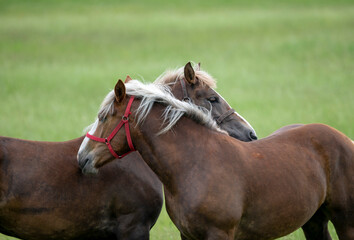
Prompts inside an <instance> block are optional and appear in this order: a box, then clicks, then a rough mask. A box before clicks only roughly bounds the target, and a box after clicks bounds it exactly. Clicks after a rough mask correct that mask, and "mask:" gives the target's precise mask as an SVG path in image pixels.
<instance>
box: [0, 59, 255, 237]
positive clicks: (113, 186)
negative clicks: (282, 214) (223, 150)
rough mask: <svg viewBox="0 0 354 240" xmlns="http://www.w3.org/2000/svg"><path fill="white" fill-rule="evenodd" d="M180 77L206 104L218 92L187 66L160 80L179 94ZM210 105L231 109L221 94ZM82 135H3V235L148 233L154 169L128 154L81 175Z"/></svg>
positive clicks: (244, 131) (154, 208)
mask: <svg viewBox="0 0 354 240" xmlns="http://www.w3.org/2000/svg"><path fill="white" fill-rule="evenodd" d="M184 69H186V72H187V71H188V73H189V75H188V76H186V77H185V76H184ZM181 72H182V75H181ZM172 76H174V77H175V78H176V79H175V81H172ZM182 80H183V81H184V83H185V86H184V89H185V91H187V93H188V94H189V96H190V98H191V101H193V102H195V103H199V104H200V105H201V106H205V107H209V108H210V106H211V105H210V104H208V101H209V100H210V98H211V97H215V96H217V93H216V92H214V91H212V89H211V87H210V86H209V84H210V85H212V86H214V85H213V84H215V82H214V80H213V79H212V78H211V77H210V76H209V75H208V74H207V73H206V72H204V71H201V70H200V69H196V70H195V71H194V70H193V68H192V67H191V65H190V64H187V65H186V67H185V68H182V69H179V70H176V71H173V72H169V74H168V75H166V76H165V75H162V76H161V77H160V78H159V84H162V85H164V84H167V85H168V86H169V87H170V88H171V91H172V93H174V94H177V95H178V94H179V92H180V91H184V90H182V87H181V85H180V84H181V81H182ZM127 81H129V78H128V79H127ZM175 85H176V87H175ZM194 91H198V92H199V95H198V97H197V96H196V95H195V93H194ZM203 104H204V105H203ZM212 106H213V109H212V113H213V114H214V116H215V117H217V116H218V115H219V114H220V113H221V114H222V113H228V112H230V106H229V105H228V104H227V102H225V101H223V99H222V98H221V97H220V100H219V101H218V102H213V103H212ZM239 121H240V123H238V122H239ZM234 122H236V123H234ZM220 123H221V124H222V125H221V126H222V127H223V128H225V129H228V131H229V132H230V135H234V136H236V135H237V136H238V137H239V138H240V139H243V140H248V141H250V140H252V138H254V136H255V134H254V130H253V129H252V127H251V126H249V125H248V123H247V121H244V120H242V117H240V116H239V115H237V114H229V115H228V116H226V117H225V118H224V121H221V122H220ZM235 124H236V125H235ZM231 126H233V127H234V128H235V127H236V129H231V128H230V127H231ZM251 132H252V134H254V136H253V137H251ZM82 141H83V137H80V138H77V139H74V140H71V141H67V142H39V141H27V140H20V139H14V138H7V137H0V179H1V181H0V232H1V233H4V234H7V235H11V236H15V237H18V238H22V239H26V240H31V239H33V240H42V239H43V240H47V239H52V240H64V239H85V240H111V239H148V238H149V230H150V229H151V227H152V226H153V225H154V223H155V222H156V220H157V217H158V215H159V213H160V210H161V207H162V185H161V183H160V181H159V180H158V178H157V177H156V175H155V174H154V173H153V172H152V171H151V170H150V168H149V167H148V166H147V165H146V164H145V162H144V161H143V160H142V159H141V157H140V155H139V154H137V153H133V154H130V155H129V156H126V157H125V158H124V160H122V161H121V162H119V163H118V162H112V163H111V164H109V165H107V166H105V167H103V168H102V169H101V171H100V174H99V175H97V176H85V175H83V174H82V173H81V170H80V169H79V168H78V167H77V162H76V159H77V152H78V150H79V146H80V145H81V143H82Z"/></svg>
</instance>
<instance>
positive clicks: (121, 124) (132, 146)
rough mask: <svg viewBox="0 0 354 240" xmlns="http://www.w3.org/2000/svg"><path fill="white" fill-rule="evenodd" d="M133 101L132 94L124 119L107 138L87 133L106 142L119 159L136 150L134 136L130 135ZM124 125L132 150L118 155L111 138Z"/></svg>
mask: <svg viewBox="0 0 354 240" xmlns="http://www.w3.org/2000/svg"><path fill="white" fill-rule="evenodd" d="M133 101H134V96H131V97H130V99H129V102H128V105H127V108H126V109H125V113H124V115H123V117H122V120H120V122H119V123H118V125H117V126H116V127H115V128H114V129H113V131H112V133H111V134H110V135H109V136H108V137H106V138H99V137H95V136H93V135H91V134H89V133H86V137H88V138H90V139H92V140H94V141H96V142H101V143H105V144H106V145H107V147H108V149H109V151H110V152H111V154H112V155H113V156H114V157H115V158H118V159H121V158H123V157H125V156H126V155H128V154H129V153H131V152H134V151H135V148H134V145H133V141H132V138H131V135H130V130H129V122H128V120H129V115H130V114H131V112H130V108H131V106H132V104H133ZM123 125H124V128H125V133H126V136H127V142H128V145H129V148H130V151H129V152H127V153H124V154H123V155H118V154H117V153H116V152H115V151H114V150H113V147H112V145H111V140H112V139H113V138H114V136H115V135H116V134H117V133H118V131H119V130H120V129H121V128H122V127H123Z"/></svg>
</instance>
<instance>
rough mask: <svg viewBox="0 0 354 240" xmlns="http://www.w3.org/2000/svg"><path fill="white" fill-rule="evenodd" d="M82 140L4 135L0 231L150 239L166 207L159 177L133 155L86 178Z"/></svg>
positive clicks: (0, 143)
mask: <svg viewBox="0 0 354 240" xmlns="http://www.w3.org/2000/svg"><path fill="white" fill-rule="evenodd" d="M82 140H83V138H82V137H81V138H77V139H74V140H71V141H68V142H36V141H26V140H20V139H14V138H6V137H0V163H1V168H0V179H1V181H0V190H1V191H0V231H1V233H4V234H6V235H10V236H14V237H18V238H21V239H26V240H31V239H33V240H41V239H43V240H47V239H55V240H63V239H92V240H93V239H95V240H99V239H104V240H106V239H107V240H113V239H148V238H149V231H150V228H151V227H152V226H153V225H154V223H155V222H156V220H157V218H158V216H159V213H160V210H161V207H162V186H161V183H160V181H159V180H158V179H157V177H156V175H155V174H154V173H153V172H152V171H151V170H150V169H149V168H148V166H147V165H146V164H145V163H144V162H143V161H142V160H141V158H140V156H139V155H138V154H136V153H134V154H131V155H130V156H127V158H126V160H127V161H122V162H119V163H118V162H113V163H112V164H109V165H107V166H105V167H104V168H103V169H102V172H101V174H99V175H97V176H95V177H92V176H85V175H83V174H82V173H81V171H80V169H79V168H78V167H77V162H76V155H77V151H78V149H79V146H80V144H81V142H82ZM102 186H104V187H102Z"/></svg>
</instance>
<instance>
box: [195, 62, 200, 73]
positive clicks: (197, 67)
mask: <svg viewBox="0 0 354 240" xmlns="http://www.w3.org/2000/svg"><path fill="white" fill-rule="evenodd" d="M195 70H196V71H200V62H199V63H198V64H197V66H196V68H195Z"/></svg>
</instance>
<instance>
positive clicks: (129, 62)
mask: <svg viewBox="0 0 354 240" xmlns="http://www.w3.org/2000/svg"><path fill="white" fill-rule="evenodd" d="M250 2H251V3H250ZM353 26H354V3H353V1H349V0H348V1H344V0H341V1H329V0H324V1H320V0H317V1H306V0H291V1H275V0H272V1H261V0H256V1H246V0H243V1H227V0H222V1H201V0H199V1H191V2H187V1H185V2H182V1H177V0H175V1H168V2H167V1H162V0H155V1H150V2H147V1H143V0H141V1H139V0H134V1H129V3H128V1H94V0H89V1H83V0H80V1H68V0H63V1H53V0H48V1H45V0H42V1H26V0H23V1H17V0H11V1H8V0H0V135H2V136H11V137H17V138H25V139H32V140H50V141H62V140H68V139H72V138H75V137H77V136H80V135H81V134H82V129H83V128H84V127H85V126H87V125H89V124H90V123H91V122H92V121H93V119H94V118H95V115H96V111H97V109H98V106H99V104H100V102H101V101H102V99H103V97H104V96H105V95H106V93H107V92H108V91H109V90H110V89H112V87H113V86H114V84H115V82H116V80H117V79H118V78H125V76H126V75H127V74H129V75H131V76H132V77H134V78H138V79H144V80H145V81H153V80H154V79H155V78H156V77H157V76H158V75H160V74H161V73H162V72H163V71H165V70H166V69H168V68H175V67H180V66H182V65H184V64H185V63H186V62H188V61H190V60H192V61H195V62H201V63H202V68H203V69H205V70H207V71H208V72H209V73H211V74H212V75H213V76H214V77H215V78H216V79H217V80H218V92H219V93H221V94H222V95H223V96H224V97H225V98H226V99H227V100H228V101H229V103H230V104H231V105H232V106H233V107H234V108H235V109H236V110H237V111H238V112H239V113H241V114H242V115H243V116H244V117H245V118H246V119H247V120H248V121H249V122H250V123H251V124H252V126H253V127H254V128H255V129H256V131H257V133H258V136H259V137H265V136H267V135H268V134H270V133H271V132H273V131H275V130H276V129H278V128H280V127H282V126H284V125H288V124H293V123H312V122H320V123H325V124H329V125H331V126H333V127H335V128H337V129H338V130H340V131H342V132H343V133H345V134H346V135H347V136H349V137H351V138H352V139H353V138H354V127H353V123H354V94H353V91H354V64H353V63H354V31H353ZM331 231H332V236H334V239H337V238H336V236H335V233H334V230H333V227H331ZM0 239H10V238H6V237H2V236H0ZM151 239H153V240H154V239H158V240H165V239H179V235H178V232H177V230H176V229H175V227H174V226H173V224H172V223H171V221H170V220H169V218H168V216H167V214H166V212H165V211H163V212H162V214H161V216H160V218H159V220H158V223H157V225H156V226H155V227H154V228H153V230H152V232H151ZM282 239H289V240H290V239H304V236H303V234H302V232H301V231H297V232H295V233H293V234H291V235H289V236H286V237H284V238H282Z"/></svg>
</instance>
